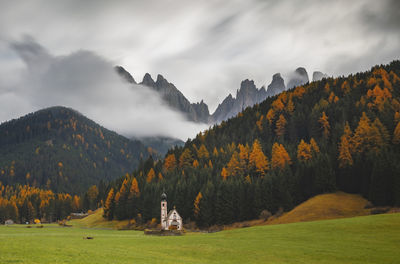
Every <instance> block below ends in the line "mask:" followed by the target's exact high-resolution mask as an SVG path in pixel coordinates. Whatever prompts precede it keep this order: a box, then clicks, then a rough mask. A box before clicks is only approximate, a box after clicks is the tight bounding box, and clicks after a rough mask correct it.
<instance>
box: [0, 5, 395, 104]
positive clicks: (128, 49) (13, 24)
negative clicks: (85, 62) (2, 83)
mask: <svg viewBox="0 0 400 264" xmlns="http://www.w3.org/2000/svg"><path fill="white" fill-rule="evenodd" d="M1 7H2V8H1V9H0V32H1V33H0V41H1V39H10V38H11V39H12V38H18V37H19V36H21V34H25V33H28V34H31V35H33V36H35V38H36V39H38V40H39V41H40V42H41V43H43V44H44V45H45V46H46V47H48V49H49V50H50V51H51V53H55V54H68V53H70V52H72V51H74V50H79V49H87V50H93V51H95V52H96V53H97V54H101V55H102V56H104V57H106V58H110V60H112V63H113V64H118V65H123V66H124V67H125V68H126V69H127V70H129V71H130V72H131V73H133V75H134V77H135V79H137V80H140V79H141V78H142V76H143V75H144V73H146V72H150V73H151V74H153V75H155V74H158V73H160V74H162V75H163V76H165V77H166V78H167V79H168V80H169V81H171V82H173V83H174V84H175V85H176V86H177V88H178V89H180V90H181V91H182V92H183V93H184V94H185V96H187V97H188V99H190V100H191V101H192V102H194V101H200V100H201V99H204V100H205V102H206V103H208V104H209V106H210V110H211V111H212V110H213V109H215V107H216V106H217V105H218V103H220V102H221V100H222V99H223V98H224V97H225V96H226V95H227V94H229V93H232V94H235V90H236V89H238V88H239V85H240V82H241V80H243V79H246V78H251V79H254V81H255V83H256V84H257V86H258V87H260V86H261V85H268V84H269V81H270V80H271V76H272V75H273V74H274V73H276V72H281V73H282V75H283V76H285V75H286V74H287V73H289V72H292V71H293V70H295V69H296V68H297V67H299V66H303V67H305V68H306V69H307V71H308V72H309V73H311V72H313V71H315V70H320V71H322V72H325V73H327V74H329V75H333V76H336V75H342V74H349V73H351V72H356V71H360V70H365V69H368V68H370V67H371V66H372V65H374V64H376V63H387V62H389V61H390V60H393V59H398V58H399V57H400V51H399V49H398V47H399V46H400V30H399V18H400V15H399V12H400V2H399V1H397V0H382V1H374V0H354V1H348V0H338V1H317V0H305V1H292V0H281V1H273V0H248V1H241V0H225V1H224V0H210V1H187V0H174V1H171V0H170V1H157V0H147V1H138V0H137V1H122V0H121V1H78V0H70V1H44V0H32V1H20V0H14V1H4V3H2V4H1ZM32 16H33V19H29V20H28V18H29V17H32ZM7 52H9V51H7V49H5V48H2V47H1V45H0V58H2V55H1V54H5V53H7ZM9 64H10V61H9V60H8V61H7V62H5V61H2V60H1V59H0V70H1V69H2V68H5V67H6V66H7V65H9ZM15 65H17V64H15ZM8 72H9V71H8ZM0 74H1V73H0Z"/></svg>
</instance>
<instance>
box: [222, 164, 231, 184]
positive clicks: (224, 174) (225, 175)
mask: <svg viewBox="0 0 400 264" xmlns="http://www.w3.org/2000/svg"><path fill="white" fill-rule="evenodd" d="M228 176H229V174H228V170H227V169H226V168H225V167H223V168H222V171H221V177H222V179H223V180H224V181H225V180H226V178H228Z"/></svg>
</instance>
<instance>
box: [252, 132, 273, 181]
mask: <svg viewBox="0 0 400 264" xmlns="http://www.w3.org/2000/svg"><path fill="white" fill-rule="evenodd" d="M251 149H252V150H251V153H250V156H249V166H250V167H251V168H253V169H255V171H256V172H257V173H258V174H259V175H261V176H265V175H266V173H267V171H268V170H269V162H268V158H267V156H265V155H264V152H263V151H262V148H261V144H260V142H259V141H258V140H257V139H256V140H254V142H253V146H252V148H251Z"/></svg>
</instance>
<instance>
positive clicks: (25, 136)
mask: <svg viewBox="0 0 400 264" xmlns="http://www.w3.org/2000/svg"><path fill="white" fill-rule="evenodd" d="M0 135H1V136H0V181H2V182H3V184H4V185H13V184H16V183H19V184H29V185H32V186H37V187H44V188H48V189H52V190H53V191H56V192H68V193H80V192H82V191H84V190H86V189H87V188H88V187H89V186H90V185H92V184H97V183H98V182H99V181H100V180H103V181H109V180H112V179H115V178H116V177H120V176H121V175H124V174H125V173H127V172H130V171H132V170H133V169H134V168H135V167H136V166H137V165H138V163H139V159H140V158H141V157H143V158H146V157H147V151H146V149H145V147H144V146H143V145H142V144H141V143H140V142H139V141H131V140H128V139H127V138H125V137H123V136H120V135H118V134H117V133H115V132H112V131H109V130H107V129H105V128H103V127H101V126H100V125H98V124H96V123H95V122H93V121H91V120H89V119H88V118H86V117H84V116H83V115H81V114H79V113H78V112H76V111H74V110H72V109H69V108H64V107H52V108H47V109H43V110H40V111H37V112H35V113H31V114H29V115H26V116H24V117H21V118H19V119H16V120H11V121H9V122H6V123H3V124H1V125H0Z"/></svg>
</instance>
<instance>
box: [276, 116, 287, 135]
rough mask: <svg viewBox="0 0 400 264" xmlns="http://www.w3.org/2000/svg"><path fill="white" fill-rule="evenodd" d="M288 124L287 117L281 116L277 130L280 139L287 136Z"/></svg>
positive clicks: (277, 122) (277, 123)
mask: <svg viewBox="0 0 400 264" xmlns="http://www.w3.org/2000/svg"><path fill="white" fill-rule="evenodd" d="M286 123H287V121H286V119H285V117H284V116H283V115H282V114H281V115H279V118H278V120H277V121H276V128H275V133H276V135H277V136H278V137H281V136H283V135H284V134H285V126H286Z"/></svg>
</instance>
